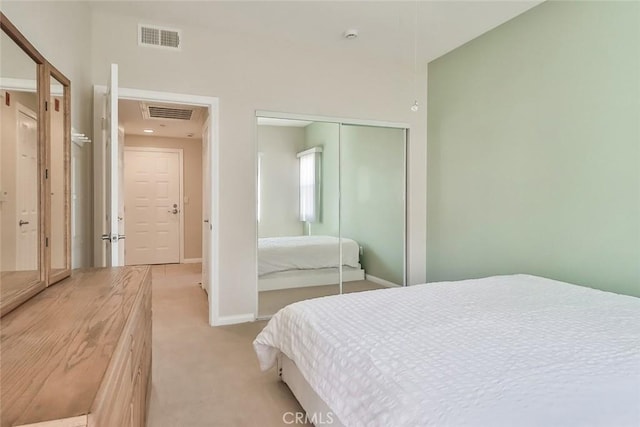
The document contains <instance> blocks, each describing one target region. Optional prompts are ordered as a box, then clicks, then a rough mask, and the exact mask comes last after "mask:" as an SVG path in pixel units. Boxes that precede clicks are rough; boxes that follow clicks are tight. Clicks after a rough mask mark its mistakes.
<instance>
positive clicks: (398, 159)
mask: <svg viewBox="0 0 640 427" xmlns="http://www.w3.org/2000/svg"><path fill="white" fill-rule="evenodd" d="M340 172H341V175H340V180H341V198H342V202H341V204H340V213H341V216H342V218H341V227H342V230H341V231H342V236H344V237H348V238H350V239H353V240H355V241H356V242H358V243H359V244H360V246H361V247H362V248H363V253H362V256H361V257H360V263H361V264H362V267H363V268H364V270H365V272H366V274H370V275H372V276H375V277H377V278H380V279H383V280H386V281H388V282H392V283H395V284H396V285H402V284H403V281H404V267H403V266H404V237H403V236H404V130H403V129H393V128H381V127H369V126H351V125H343V126H342V134H341V141H340Z"/></svg>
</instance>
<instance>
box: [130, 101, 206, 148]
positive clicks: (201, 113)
mask: <svg viewBox="0 0 640 427" xmlns="http://www.w3.org/2000/svg"><path fill="white" fill-rule="evenodd" d="M153 105H161V106H166V107H175V108H185V107H187V108H193V109H194V113H193V115H192V120H175V119H155V118H154V119H146V120H145V119H144V118H143V116H142V110H141V108H140V101H132V100H126V99H121V100H119V101H118V124H119V125H120V126H121V127H123V128H124V132H125V134H127V135H146V136H156V137H158V136H160V137H167V138H193V139H201V138H202V126H203V125H204V122H205V120H206V119H207V109H206V108H204V107H190V106H185V105H175V104H167V103H161V104H158V103H153ZM144 129H152V130H153V131H154V132H153V134H150V133H145V132H144V131H143V130H144ZM189 134H193V136H192V137H190V136H189Z"/></svg>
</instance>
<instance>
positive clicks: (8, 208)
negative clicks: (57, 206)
mask: <svg viewBox="0 0 640 427" xmlns="http://www.w3.org/2000/svg"><path fill="white" fill-rule="evenodd" d="M36 76H37V66H36V64H35V63H34V62H33V61H32V60H31V59H30V58H29V57H28V56H27V55H26V54H25V53H24V52H23V51H22V50H21V49H20V48H19V47H18V46H17V45H16V44H15V43H14V42H13V41H12V40H11V39H10V38H9V37H8V36H7V35H6V34H5V33H2V36H1V39H0V272H1V274H0V300H2V301H8V300H10V299H14V298H15V296H16V295H18V294H20V292H21V291H22V290H23V289H25V288H26V287H27V286H29V285H31V284H33V283H35V282H38V281H40V234H39V222H40V216H39V188H40V186H39V167H38V162H39V152H38V116H37V111H38V97H37V94H36V78H37V77H36Z"/></svg>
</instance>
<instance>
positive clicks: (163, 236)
mask: <svg viewBox="0 0 640 427" xmlns="http://www.w3.org/2000/svg"><path fill="white" fill-rule="evenodd" d="M125 135H126V134H125ZM125 138H126V136H125ZM125 141H126V139H125ZM152 143H153V142H152ZM182 187H183V162H182V150H181V149H171V148H155V147H153V148H151V147H130V146H125V149H124V217H123V218H122V220H123V221H124V222H125V224H126V225H125V227H124V230H125V233H126V234H127V239H126V240H125V241H124V257H125V258H124V262H125V265H141V264H178V263H180V262H181V261H182V254H183V251H184V249H183V248H184V237H185V236H184V207H183V200H184V199H183V196H182V195H183V194H184V191H183V188H182ZM200 258H202V256H200Z"/></svg>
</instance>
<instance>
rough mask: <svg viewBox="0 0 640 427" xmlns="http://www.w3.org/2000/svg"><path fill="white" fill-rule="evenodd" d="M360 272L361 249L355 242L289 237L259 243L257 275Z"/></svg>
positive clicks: (259, 241)
mask: <svg viewBox="0 0 640 427" xmlns="http://www.w3.org/2000/svg"><path fill="white" fill-rule="evenodd" d="M340 242H342V265H345V266H348V267H354V268H360V264H359V261H360V259H359V258H360V247H359V246H358V243H356V242H355V241H354V240H352V239H347V238H345V237H343V238H342V239H339V238H338V237H333V236H290V237H268V238H261V239H258V275H259V276H263V275H265V274H269V273H275V272H278V271H287V270H308V269H318V268H331V267H333V268H337V267H338V266H339V265H340Z"/></svg>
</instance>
